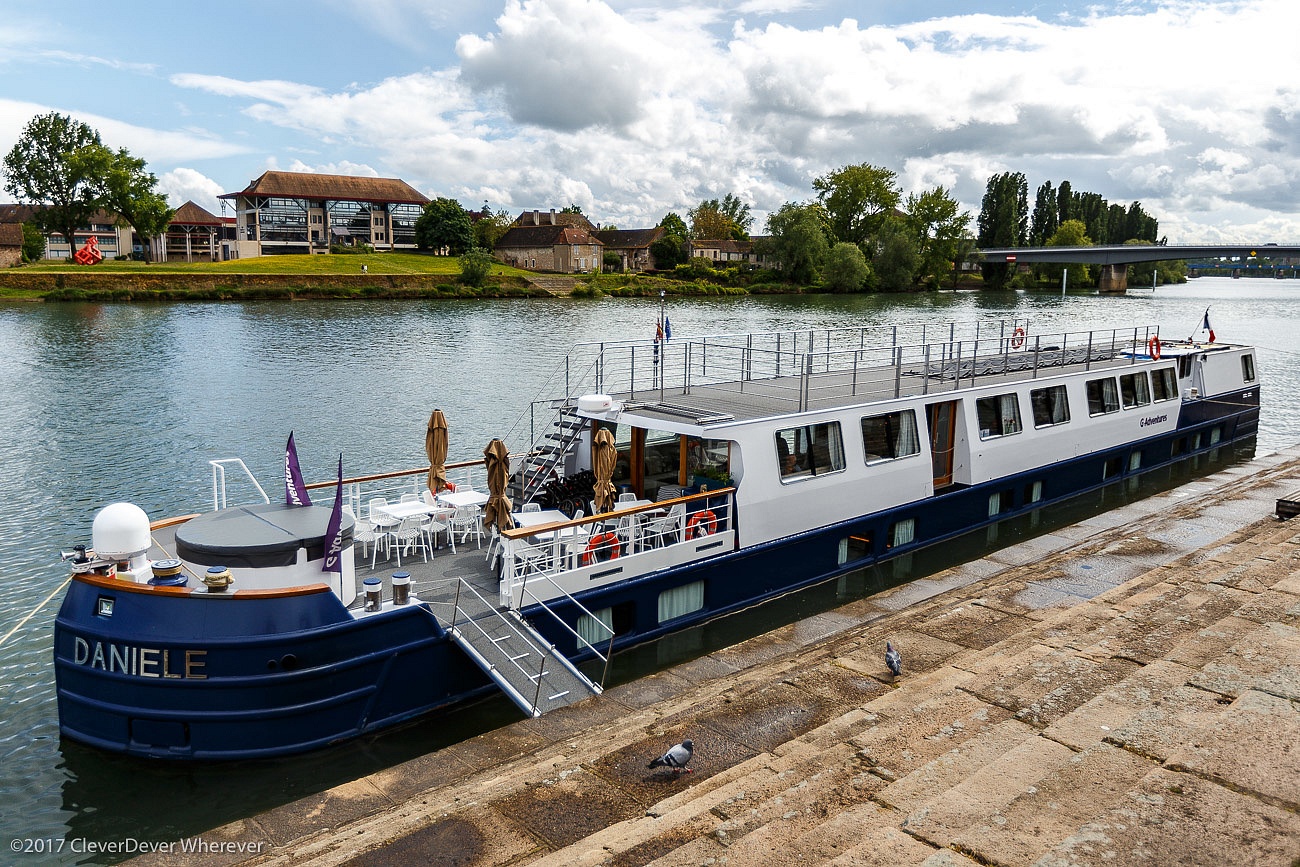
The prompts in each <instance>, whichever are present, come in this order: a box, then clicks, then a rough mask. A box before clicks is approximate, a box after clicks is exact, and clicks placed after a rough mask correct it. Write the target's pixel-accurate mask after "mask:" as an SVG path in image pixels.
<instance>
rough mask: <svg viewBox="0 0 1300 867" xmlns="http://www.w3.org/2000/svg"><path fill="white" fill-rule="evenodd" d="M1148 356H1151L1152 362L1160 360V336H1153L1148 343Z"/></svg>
mask: <svg viewBox="0 0 1300 867" xmlns="http://www.w3.org/2000/svg"><path fill="white" fill-rule="evenodd" d="M1147 354H1149V355H1150V356H1151V360H1152V361H1159V360H1160V336H1159V335H1158V334H1153V335H1151V339H1150V340H1148V341H1147Z"/></svg>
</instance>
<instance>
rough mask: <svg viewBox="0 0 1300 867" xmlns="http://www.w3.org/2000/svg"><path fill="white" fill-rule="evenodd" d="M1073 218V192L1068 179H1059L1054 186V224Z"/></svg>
mask: <svg viewBox="0 0 1300 867" xmlns="http://www.w3.org/2000/svg"><path fill="white" fill-rule="evenodd" d="M1073 219H1074V193H1073V191H1072V189H1071V187H1070V182H1069V181H1061V185H1060V186H1059V187H1057V188H1056V225H1058V226H1059V225H1061V224H1062V223H1064V222H1065V221H1066V220H1073Z"/></svg>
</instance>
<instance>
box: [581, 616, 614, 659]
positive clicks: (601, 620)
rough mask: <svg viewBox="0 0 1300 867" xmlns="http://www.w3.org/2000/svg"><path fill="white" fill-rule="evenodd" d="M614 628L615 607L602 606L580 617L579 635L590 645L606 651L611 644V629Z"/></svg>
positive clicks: (602, 651)
mask: <svg viewBox="0 0 1300 867" xmlns="http://www.w3.org/2000/svg"><path fill="white" fill-rule="evenodd" d="M613 628H614V609H612V608H602V609H600V610H599V611H593V612H592V613H591V614H583V615H582V616H581V617H579V618H578V637H579V638H581V639H582V641H583V643H584V644H586V645H587V646H588V647H590V648H593V649H595V650H599V651H600V652H601V653H604V652H605V651H604V649H603V648H606V647H608V646H609V636H610V630H612V629H613Z"/></svg>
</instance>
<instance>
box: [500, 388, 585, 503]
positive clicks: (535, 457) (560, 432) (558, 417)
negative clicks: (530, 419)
mask: <svg viewBox="0 0 1300 867" xmlns="http://www.w3.org/2000/svg"><path fill="white" fill-rule="evenodd" d="M586 426H587V425H586V422H585V421H584V420H583V419H581V418H578V415H577V413H576V412H575V410H574V407H573V406H572V405H570V404H564V405H562V406H560V407H559V408H558V409H557V410H556V413H555V416H554V418H552V420H551V427H550V429H549V430H548V431H547V432H546V434H545V435H544V436H543V437H542V439H541V441H540V442H539V443H538V444H537V445H535V446H534V447H533V448H532V449H531V450H530V451H529V452H528V454H526V455H525V456H524V457H523V463H522V466H521V467H520V468H519V471H518V472H516V473H515V474H513V475H512V476H511V487H510V496H511V497H513V498H514V499H515V501H516V502H520V503H526V502H528V501H529V500H531V499H533V498H534V497H535V496H536V495H537V493H538V492H539V491H540V490H541V489H542V488H543V487H545V485H546V483H547V482H549V481H550V480H551V479H553V478H555V476H556V475H557V474H558V469H559V467H560V465H561V464H563V463H564V461H565V459H566V458H567V457H568V456H569V454H571V453H572V451H573V447H574V445H575V444H576V443H577V442H578V440H579V438H581V436H582V434H583V431H584V430H586Z"/></svg>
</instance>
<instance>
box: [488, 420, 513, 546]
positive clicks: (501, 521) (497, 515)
mask: <svg viewBox="0 0 1300 867" xmlns="http://www.w3.org/2000/svg"><path fill="white" fill-rule="evenodd" d="M483 460H484V463H485V465H486V466H487V485H488V501H487V503H486V504H485V505H484V506H483V526H485V527H491V526H492V525H493V524H496V525H497V527H499V528H500V529H502V530H508V529H509V528H510V527H512V526H514V519H513V518H511V517H510V498H509V497H507V496H506V483H507V481H508V480H509V478H510V452H509V451H508V450H507V449H506V444H505V443H503V442H501V440H499V439H494V440H492V442H490V443H488V446H487V448H485V449H484V450H483Z"/></svg>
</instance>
